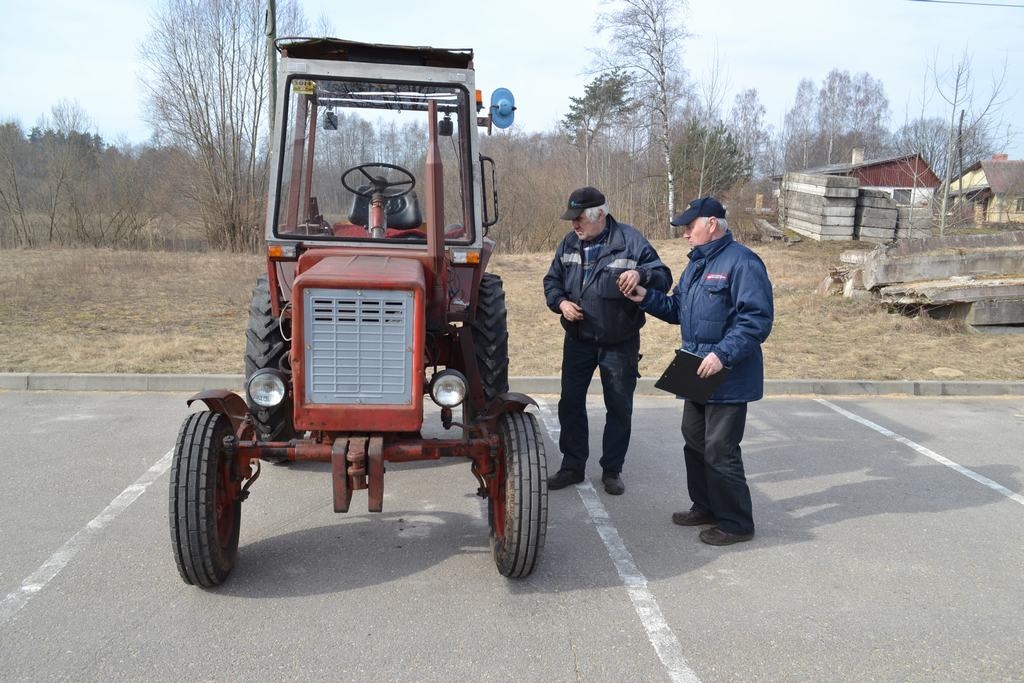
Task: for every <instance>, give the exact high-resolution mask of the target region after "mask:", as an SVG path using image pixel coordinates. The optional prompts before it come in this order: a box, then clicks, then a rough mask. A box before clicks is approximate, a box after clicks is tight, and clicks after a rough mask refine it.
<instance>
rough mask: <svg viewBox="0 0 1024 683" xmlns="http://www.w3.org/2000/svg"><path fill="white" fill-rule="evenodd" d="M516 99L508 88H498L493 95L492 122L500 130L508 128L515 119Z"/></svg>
mask: <svg viewBox="0 0 1024 683" xmlns="http://www.w3.org/2000/svg"><path fill="white" fill-rule="evenodd" d="M515 111H516V99H515V97H513V96H512V93H511V91H509V90H508V89H507V88H498V89H497V90H495V91H494V94H493V95H491V108H490V114H491V121H492V122H493V123H494V125H495V126H497V127H498V128H508V127H509V126H511V125H512V120H513V119H514V118H515Z"/></svg>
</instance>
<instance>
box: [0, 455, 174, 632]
mask: <svg viewBox="0 0 1024 683" xmlns="http://www.w3.org/2000/svg"><path fill="white" fill-rule="evenodd" d="M172 454H173V451H167V452H166V453H164V456H163V457H162V458H160V459H159V460H158V461H157V462H156V463H155V464H154V465H153V466H152V467H150V468H149V469H148V470H146V472H145V473H144V474H143V475H142V476H141V477H139V478H138V479H137V480H135V483H134V484H132V485H131V486H129V487H128V488H126V489H125V490H124V491H121V493H119V494H118V495H117V497H116V498H114V500H112V501H110V504H109V505H107V507H105V508H103V511H102V512H100V514H98V515H96V517H94V518H93V519H92V521H90V522H89V523H88V524H86V525H85V526H84V527H82V528H81V529H79V530H78V533H76V534H75V535H74V536H72V537H71V538H69V539H68V540H67V542H66V543H64V545H62V546H61V547H60V548H59V549H58V550H57V552H55V553H54V554H53V555H51V556H50V558H49V559H48V560H46V562H44V563H43V564H42V566H41V567H39V569H37V570H35V571H34V572H33V573H32V574H31V575H30V576H29V577H28V578H26V579H25V580H24V581H22V582H21V587H20V588H18V589H17V590H15V591H12V592H10V593H9V594H8V595H7V597H5V598H4V600H3V602H0V626H3V625H4V624H6V623H7V622H8V621H10V620H11V619H12V618H14V616H15V615H16V614H17V613H18V612H19V611H20V610H21V608H22V607H24V606H25V605H26V604H28V601H29V600H31V599H32V597H33V596H34V595H37V594H38V593H39V592H40V591H42V590H43V589H44V588H46V585H47V584H48V583H50V581H52V580H53V579H54V577H56V576H57V574H60V572H61V570H62V569H64V567H66V566H67V565H68V563H69V562H71V560H72V559H73V558H74V557H75V555H77V554H78V552H79V551H80V550H82V549H83V548H84V547H86V546H87V545H88V544H89V542H90V541H91V540H92V539H93V538H94V537H95V536H97V535H98V534H99V533H100V532H101V531H103V529H105V528H106V527H107V526H108V525H109V524H110V523H111V522H112V521H113V520H114V519H115V518H116V517H117V516H118V515H119V514H121V513H122V512H124V511H125V510H126V509H127V508H128V506H129V505H131V504H132V503H134V502H135V501H136V500H137V499H138V498H139V496H141V495H142V494H143V493H145V492H146V489H147V488H149V486H150V484H152V483H153V482H154V481H156V480H157V479H159V478H160V476H161V475H162V474H163V473H164V472H166V471H167V470H168V469H170V467H171V455H172Z"/></svg>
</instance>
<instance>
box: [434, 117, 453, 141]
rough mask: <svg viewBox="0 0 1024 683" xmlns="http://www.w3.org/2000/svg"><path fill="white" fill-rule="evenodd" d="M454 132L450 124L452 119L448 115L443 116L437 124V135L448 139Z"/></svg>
mask: <svg viewBox="0 0 1024 683" xmlns="http://www.w3.org/2000/svg"><path fill="white" fill-rule="evenodd" d="M454 132H455V124H454V123H452V117H451V115H449V114H445V115H444V118H443V119H441V120H440V121H438V122H437V134H438V135H440V136H442V137H446V138H450V137H451V136H452V133H454Z"/></svg>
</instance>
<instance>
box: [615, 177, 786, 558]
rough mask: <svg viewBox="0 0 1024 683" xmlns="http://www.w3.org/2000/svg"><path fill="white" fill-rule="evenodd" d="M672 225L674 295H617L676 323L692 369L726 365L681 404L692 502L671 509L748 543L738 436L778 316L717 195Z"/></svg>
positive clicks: (724, 540)
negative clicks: (719, 378)
mask: <svg viewBox="0 0 1024 683" xmlns="http://www.w3.org/2000/svg"><path fill="white" fill-rule="evenodd" d="M672 225H675V226H684V228H683V236H684V237H685V238H686V239H687V241H688V242H689V243H690V246H691V247H693V249H692V250H691V251H690V254H689V257H690V263H689V264H688V265H687V266H686V270H685V271H684V272H683V274H682V276H681V277H680V278H679V283H678V284H677V285H676V288H675V290H674V292H673V294H672V296H671V297H669V296H666V295H665V294H662V293H661V292H659V291H656V290H653V289H650V288H645V287H642V286H638V287H635V288H634V289H632V290H625V289H624V290H623V292H624V293H626V294H628V295H629V297H630V299H631V300H633V301H636V302H637V303H639V304H640V308H642V309H643V310H645V311H647V312H648V313H650V314H651V315H654V316H655V317H658V318H660V319H662V320H664V321H665V322H667V323H672V324H678V325H679V327H680V331H681V332H682V337H683V348H684V349H685V350H687V351H691V352H693V353H696V354H697V355H700V356H703V357H704V360H703V361H701V363H700V366H698V368H697V374H698V375H700V376H701V377H705V378H706V377H710V376H711V375H714V374H715V373H717V372H720V371H721V370H722V368H723V367H727V368H729V375H728V376H727V377H726V379H725V381H724V382H722V384H721V385H720V386H719V387H718V388H717V389H715V391H714V393H713V394H712V395H711V397H710V398H709V399H708V400H707V402H706V403H698V402H696V401H691V400H687V401H686V403H685V404H684V406H683V423H682V432H683V439H684V441H685V445H684V447H683V454H684V456H685V460H686V483H687V489H688V490H689V493H690V500H691V501H692V502H693V505H692V507H691V508H690V509H689V510H686V511H683V512H676V513H674V514H673V515H672V521H673V522H675V523H676V524H679V525H682V526H699V525H705V524H711V525H714V526H712V527H711V528H708V529H704V530H703V531H701V532H700V540H702V541H704V542H705V543H708V544H711V545H730V544H732V543H738V542H740V541H749V540H750V539H751V538H753V537H754V518H753V511H752V510H751V503H750V489H749V488H748V487H747V480H746V476H745V474H744V471H743V459H742V457H741V451H740V441H741V440H742V439H743V429H744V426H745V425H746V420H747V403H749V402H750V401H756V400H758V399H759V398H761V396H762V395H763V393H764V359H763V357H762V355H761V344H762V343H763V342H764V340H765V339H767V338H768V334H769V333H770V332H771V329H772V321H773V319H774V317H775V310H774V303H773V299H772V284H771V282H770V281H769V280H768V272H767V270H765V267H764V263H763V262H762V261H761V259H760V258H759V257H758V256H757V254H755V253H754V252H752V251H751V250H750V249H748V248H746V247H745V246H743V245H742V244H740V243H739V242H736V241H735V240H733V237H732V232H731V231H730V230H729V226H728V224H727V223H726V220H725V207H723V206H722V204H721V203H720V202H719V201H718V200H717V199H715V198H714V197H703V198H701V199H695V200H693V201H692V202H690V205H689V206H688V207H687V209H686V211H684V212H683V213H681V214H680V215H678V216H676V217H675V218H673V219H672ZM683 398H686V397H685V396H684V397H683Z"/></svg>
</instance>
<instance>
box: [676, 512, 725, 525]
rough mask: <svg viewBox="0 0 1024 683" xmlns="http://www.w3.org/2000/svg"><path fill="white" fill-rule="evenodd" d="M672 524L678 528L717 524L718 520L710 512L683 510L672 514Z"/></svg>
mask: <svg viewBox="0 0 1024 683" xmlns="http://www.w3.org/2000/svg"><path fill="white" fill-rule="evenodd" d="M672 523H673V524H678V525H679V526H700V525H701V524H717V523H718V520H717V519H715V516H714V515H713V514H711V513H710V512H704V511H703V510H684V511H683V512H673V513H672Z"/></svg>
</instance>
